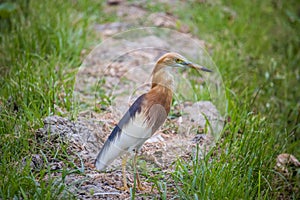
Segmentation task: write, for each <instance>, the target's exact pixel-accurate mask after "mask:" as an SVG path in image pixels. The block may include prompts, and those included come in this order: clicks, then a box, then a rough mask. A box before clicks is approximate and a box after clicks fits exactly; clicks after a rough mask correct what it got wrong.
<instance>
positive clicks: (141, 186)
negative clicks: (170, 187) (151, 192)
mask: <svg viewBox="0 0 300 200" xmlns="http://www.w3.org/2000/svg"><path fill="white" fill-rule="evenodd" d="M137 188H138V189H139V190H140V191H144V190H146V188H145V187H144V186H143V185H142V184H139V185H138V187H137Z"/></svg>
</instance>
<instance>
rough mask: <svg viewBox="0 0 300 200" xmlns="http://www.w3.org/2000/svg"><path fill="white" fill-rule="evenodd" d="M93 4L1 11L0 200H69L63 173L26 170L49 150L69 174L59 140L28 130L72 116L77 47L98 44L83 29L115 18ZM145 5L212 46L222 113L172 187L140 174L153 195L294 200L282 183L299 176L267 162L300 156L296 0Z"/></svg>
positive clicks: (12, 6)
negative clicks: (54, 143) (212, 136)
mask: <svg viewBox="0 0 300 200" xmlns="http://www.w3.org/2000/svg"><path fill="white" fill-rule="evenodd" d="M102 4H103V3H101V2H100V1H96V0H95V1H94V0H93V1H48V2H47V3H44V2H43V1H14V3H9V4H7V5H8V7H7V5H6V7H5V8H1V9H0V17H1V18H0V20H1V21H0V41H1V43H0V75H1V79H0V92H1V95H0V119H1V120H0V174H1V176H0V198H1V199H12V198H23V199H58V198H59V199H60V198H74V196H73V195H72V194H70V193H69V192H68V186H67V185H66V184H65V183H64V178H61V177H60V178H52V179H50V178H46V177H47V174H49V173H52V171H51V170H50V169H49V166H48V165H47V160H46V158H43V160H44V163H45V164H44V165H42V166H41V168H40V169H39V170H38V171H32V170H31V168H30V160H31V155H33V154H40V153H41V152H42V153H44V154H53V156H54V157H55V158H56V159H58V160H62V161H64V163H66V164H65V166H64V170H65V172H64V173H65V174H68V173H78V172H77V167H76V166H75V164H74V163H73V161H72V160H71V159H69V157H68V151H67V144H64V143H63V142H62V143H61V146H60V147H59V148H60V149H59V151H58V150H57V149H56V148H53V149H45V148H43V146H42V145H40V144H39V142H38V139H37V138H36V134H35V130H36V129H37V128H39V127H41V126H42V119H43V118H44V117H46V116H48V115H53V114H58V115H65V116H68V117H70V116H72V115H73V114H74V113H73V109H75V108H73V105H72V90H73V84H74V78H75V77H74V76H75V69H76V67H78V66H79V65H80V63H81V61H82V58H81V51H82V50H83V49H84V48H89V49H90V48H92V46H95V45H96V44H97V43H98V42H99V39H98V38H97V36H96V35H94V34H93V31H92V28H93V26H92V25H93V23H96V22H97V23H102V22H108V21H114V20H115V19H116V17H115V16H110V15H107V14H104V12H103V5H102ZM145 8H146V9H148V10H151V11H152V12H154V11H172V10H175V11H174V12H175V14H176V15H177V16H179V19H181V20H182V22H181V23H187V24H188V25H189V26H190V27H191V29H192V31H193V33H194V34H195V35H198V36H199V37H200V38H202V39H204V40H205V41H207V42H208V43H209V44H210V45H211V49H209V52H210V53H211V55H212V57H213V60H214V61H215V63H216V65H217V66H218V67H219V69H220V72H221V74H222V76H223V80H224V83H225V86H226V89H227V91H226V92H227V97H228V102H229V107H228V116H229V117H230V119H231V120H230V123H227V124H226V127H225V130H224V135H223V137H222V139H221V140H220V141H219V143H218V144H217V147H216V148H214V149H213V151H212V152H210V153H209V154H208V155H207V156H206V157H205V159H204V160H199V159H197V158H196V157H195V158H194V159H193V160H192V161H191V163H186V162H183V161H181V160H178V162H177V163H176V168H177V170H176V171H175V172H174V173H172V174H171V178H170V179H171V180H172V181H174V182H175V183H177V184H176V185H177V187H176V188H174V190H173V191H168V190H167V188H166V185H167V181H166V180H163V179H160V178H157V179H156V180H155V177H152V178H151V179H149V180H151V181H152V182H153V183H154V185H156V186H157V188H158V190H159V191H161V198H163V199H165V198H166V196H167V193H169V192H174V194H175V195H176V197H178V198H184V199H276V198H278V197H279V195H280V194H281V195H282V194H283V196H285V197H288V196H289V197H291V198H292V199H293V198H294V199H297V196H296V195H297V194H296V193H295V190H287V188H289V187H288V186H289V185H296V184H297V183H298V184H299V179H300V178H299V173H298V175H296V176H294V177H290V178H283V176H279V175H278V173H276V172H275V171H274V165H275V160H276V157H277V155H278V154H280V153H290V154H293V155H295V156H296V157H297V158H298V159H299V158H300V148H299V146H300V142H299V139H300V133H299V129H300V128H299V120H300V119H299V118H300V117H299V115H300V105H299V99H300V93H299V91H298V90H299V85H300V69H299V63H300V51H299V46H300V37H299V32H300V17H299V13H298V12H299V9H300V5H299V3H298V2H297V1H296V0H294V1H288V2H287V1H271V0H266V1H251V2H250V1H234V0H231V1H207V2H205V3H190V4H187V5H186V7H181V8H180V9H176V7H175V8H173V7H172V6H168V5H164V6H160V5H158V4H152V3H150V2H148V4H146V5H145ZM3 10H4V11H3ZM50 16H51V17H50ZM57 108H60V109H57ZM61 110H62V111H63V113H62V112H61ZM24 157H27V158H29V159H27V160H25V161H24V160H23V158H24ZM162 176H163V175H159V176H158V177H162ZM280 177H281V178H280ZM298 198H299V196H298Z"/></svg>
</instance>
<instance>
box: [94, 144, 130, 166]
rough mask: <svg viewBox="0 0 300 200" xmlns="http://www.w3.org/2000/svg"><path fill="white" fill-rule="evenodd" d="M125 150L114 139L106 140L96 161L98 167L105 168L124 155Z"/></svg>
mask: <svg viewBox="0 0 300 200" xmlns="http://www.w3.org/2000/svg"><path fill="white" fill-rule="evenodd" d="M123 153H124V150H122V149H121V148H120V147H119V146H118V145H116V144H115V143H114V141H111V140H109V139H108V140H106V142H105V143H104V145H103V147H102V149H101V150H100V152H99V154H98V156H97V158H96V161H95V166H96V169H97V170H99V171H101V170H104V169H105V168H106V167H107V166H108V165H109V164H111V163H112V162H113V161H114V160H115V159H116V158H117V157H118V156H120V155H122V154H123Z"/></svg>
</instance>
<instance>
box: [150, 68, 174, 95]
mask: <svg viewBox="0 0 300 200" xmlns="http://www.w3.org/2000/svg"><path fill="white" fill-rule="evenodd" d="M154 87H164V88H166V89H167V90H170V91H171V92H173V91H174V89H175V83H174V77H173V75H172V74H171V73H170V72H169V70H167V69H160V70H159V71H156V72H155V71H154V73H153V75H152V87H151V88H152V89H153V88H154Z"/></svg>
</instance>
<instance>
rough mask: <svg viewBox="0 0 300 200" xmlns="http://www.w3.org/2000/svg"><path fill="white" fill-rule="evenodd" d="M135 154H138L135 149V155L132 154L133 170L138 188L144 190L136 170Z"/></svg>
mask: <svg viewBox="0 0 300 200" xmlns="http://www.w3.org/2000/svg"><path fill="white" fill-rule="evenodd" d="M137 154H138V151H137V150H136V151H135V155H134V159H133V169H134V171H135V175H136V181H137V187H138V189H139V190H145V188H144V187H143V185H142V183H141V180H140V175H139V171H138V170H137V167H136V162H137Z"/></svg>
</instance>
